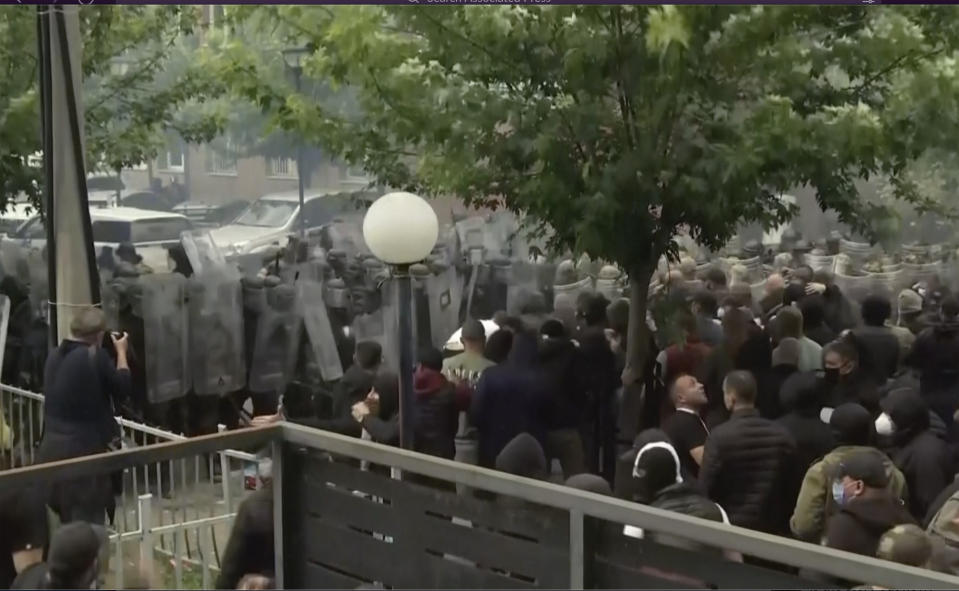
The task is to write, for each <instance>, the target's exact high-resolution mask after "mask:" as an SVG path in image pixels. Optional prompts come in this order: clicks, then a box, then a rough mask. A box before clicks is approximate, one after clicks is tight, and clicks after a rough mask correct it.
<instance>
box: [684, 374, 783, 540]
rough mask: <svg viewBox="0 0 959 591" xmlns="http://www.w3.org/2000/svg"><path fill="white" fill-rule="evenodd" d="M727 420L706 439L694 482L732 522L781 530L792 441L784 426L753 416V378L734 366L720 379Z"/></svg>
mask: <svg viewBox="0 0 959 591" xmlns="http://www.w3.org/2000/svg"><path fill="white" fill-rule="evenodd" d="M723 398H724V402H725V404H726V408H728V409H729V410H730V412H731V416H730V419H729V421H727V422H726V423H723V424H722V425H720V426H718V427H716V428H715V429H714V430H713V431H712V433H711V434H710V436H709V439H708V440H707V441H706V451H705V453H704V456H703V466H702V469H701V470H700V472H699V479H700V484H701V486H702V488H703V490H704V491H705V492H706V493H707V494H708V495H709V498H710V499H712V500H714V501H716V502H717V503H719V504H720V505H722V506H723V507H725V508H726V510H727V511H729V519H730V521H732V523H733V524H734V525H739V526H742V527H748V528H751V529H756V530H760V531H765V532H768V533H781V532H782V533H784V532H786V531H788V530H787V529H786V526H787V520H788V516H789V511H790V510H791V509H792V508H791V507H788V506H787V505H788V504H789V503H788V499H790V498H795V493H794V492H793V491H792V487H795V486H796V485H798V474H797V473H796V470H795V466H794V464H795V456H796V443H795V442H794V441H793V439H792V437H790V435H789V433H788V432H787V431H786V429H785V428H784V427H782V426H781V425H778V424H776V423H774V422H773V421H770V420H768V419H764V418H762V417H761V416H759V411H757V410H756V407H755V402H756V380H755V379H753V377H752V375H751V374H750V373H749V372H745V371H734V372H731V373H730V374H729V375H728V376H726V379H725V381H724V382H723Z"/></svg>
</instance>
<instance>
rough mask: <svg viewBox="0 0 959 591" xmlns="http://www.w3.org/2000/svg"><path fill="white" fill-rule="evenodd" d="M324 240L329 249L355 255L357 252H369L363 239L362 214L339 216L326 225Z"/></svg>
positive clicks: (351, 255)
mask: <svg viewBox="0 0 959 591" xmlns="http://www.w3.org/2000/svg"><path fill="white" fill-rule="evenodd" d="M326 240H327V242H328V246H329V248H330V250H337V251H340V252H343V253H346V255H347V256H350V257H355V256H357V255H358V254H364V255H366V254H370V249H369V248H368V247H367V246H366V240H364V239H363V219H362V216H359V217H358V216H341V217H338V218H336V219H335V220H333V221H332V222H330V223H329V225H327V227H326Z"/></svg>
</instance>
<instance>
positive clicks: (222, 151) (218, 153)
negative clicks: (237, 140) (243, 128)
mask: <svg viewBox="0 0 959 591" xmlns="http://www.w3.org/2000/svg"><path fill="white" fill-rule="evenodd" d="M206 171H207V172H209V173H210V174H228V175H234V174H236V146H235V145H234V143H233V141H232V140H230V138H226V139H225V140H224V141H223V142H222V144H221V146H219V147H217V148H214V147H213V146H207V150H206Z"/></svg>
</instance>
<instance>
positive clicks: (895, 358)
mask: <svg viewBox="0 0 959 591" xmlns="http://www.w3.org/2000/svg"><path fill="white" fill-rule="evenodd" d="M852 335H853V338H854V339H855V340H856V343H858V345H859V349H860V352H861V363H860V366H861V367H862V368H863V369H865V370H866V371H867V372H868V373H869V374H871V375H875V376H877V377H878V378H879V381H880V382H885V381H886V379H888V378H891V377H892V376H893V374H895V373H896V369H897V368H898V367H899V339H897V338H896V335H895V334H893V332H892V330H890V329H889V328H886V327H885V326H861V327H859V328H856V329H854V330H853V331H852Z"/></svg>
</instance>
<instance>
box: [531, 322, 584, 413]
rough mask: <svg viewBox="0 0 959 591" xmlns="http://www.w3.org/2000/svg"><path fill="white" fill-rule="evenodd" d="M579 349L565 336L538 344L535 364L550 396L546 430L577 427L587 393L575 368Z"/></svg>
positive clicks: (578, 358)
mask: <svg viewBox="0 0 959 591" xmlns="http://www.w3.org/2000/svg"><path fill="white" fill-rule="evenodd" d="M580 363H581V361H580V355H579V351H578V350H577V349H576V345H575V344H573V342H572V341H571V340H570V339H567V338H549V339H546V340H544V341H543V342H542V343H541V344H540V346H539V356H538V364H539V368H540V370H541V373H542V379H543V381H544V385H545V390H546V391H547V392H548V395H549V416H548V418H547V427H548V428H549V430H551V431H552V430H556V429H572V428H576V429H578V428H579V427H580V425H582V423H583V413H584V412H585V411H586V393H585V391H584V389H583V384H582V382H581V378H580V372H579V371H577V370H578V369H579V365H580Z"/></svg>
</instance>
